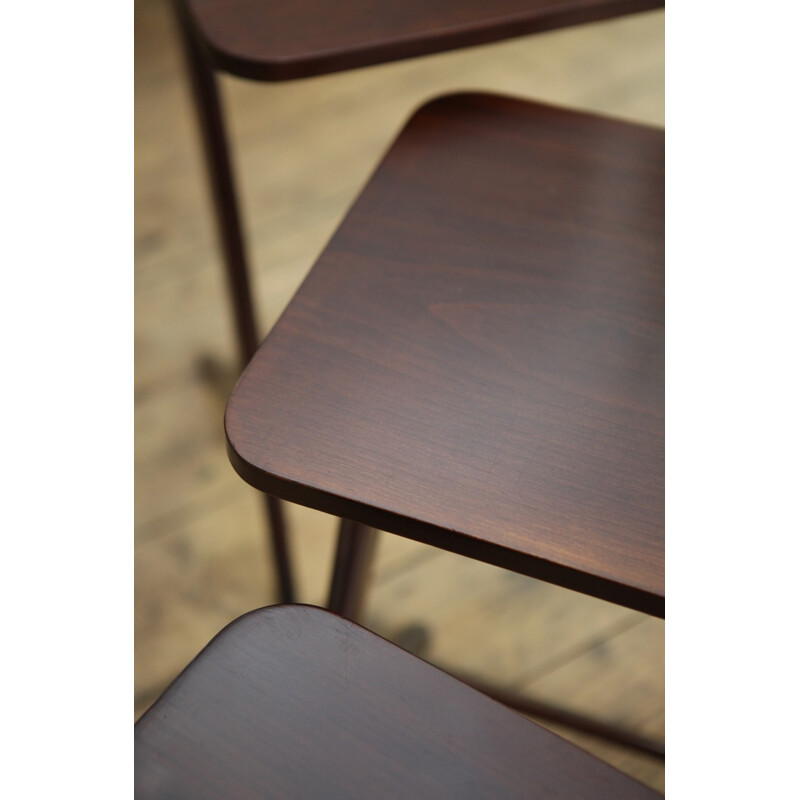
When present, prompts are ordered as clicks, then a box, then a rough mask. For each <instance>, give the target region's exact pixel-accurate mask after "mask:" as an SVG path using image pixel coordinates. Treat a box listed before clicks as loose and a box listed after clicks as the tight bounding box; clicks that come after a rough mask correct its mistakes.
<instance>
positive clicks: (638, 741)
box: [443, 667, 664, 760]
mask: <svg viewBox="0 0 800 800" xmlns="http://www.w3.org/2000/svg"><path fill="white" fill-rule="evenodd" d="M443 669H445V671H446V672H449V673H450V674H451V675H453V676H454V677H456V678H459V679H460V680H462V681H464V683H468V684H469V685H470V686H472V687H473V688H475V689H477V690H478V691H479V692H482V693H483V694H486V695H488V696H489V697H493V698H494V699H495V700H498V701H499V702H501V703H503V705H506V706H508V707H509V708H514V709H516V710H517V711H521V712H522V713H523V714H528V715H529V716H532V717H537V718H538V719H542V720H547V721H549V722H554V723H556V724H558V725H564V726H566V727H568V728H572V729H573V730H576V731H581V732H582V733H586V734H589V735H590V736H594V737H596V738H598V739H605V740H606V741H609V742H614V743H615V744H618V745H622V746H623V747H627V748H629V749H631V750H637V751H638V752H640V753H646V754H647V755H649V756H654V757H655V758H659V759H661V760H663V759H664V743H663V742H659V741H656V740H655V739H650V738H648V737H647V736H640V735H639V734H637V733H633V732H631V731H629V730H626V729H625V728H621V727H619V726H617V725H611V724H609V723H606V722H602V721H601V720H597V719H592V718H591V717H586V716H584V715H583V714H576V713H575V712H573V711H567V710H566V709H564V708H560V707H559V706H554V705H550V704H549V703H543V702H542V701H540V700H535V699H533V698H532V697H526V696H524V695H521V694H518V693H517V692H512V691H510V690H508V689H501V688H499V687H497V686H493V685H492V684H490V683H487V682H485V681H481V680H477V679H475V678H472V677H466V676H464V675H461V674H459V673H458V672H457V671H453V670H450V669H447V668H446V667H443Z"/></svg>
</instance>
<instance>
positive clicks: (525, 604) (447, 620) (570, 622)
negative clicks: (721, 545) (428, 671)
mask: <svg viewBox="0 0 800 800" xmlns="http://www.w3.org/2000/svg"><path fill="white" fill-rule="evenodd" d="M135 22H136V79H135V97H136V162H135V170H136V276H135V287H136V288H135V292H136V295H135V304H136V305H135V313H136V353H135V363H136V375H135V384H136V398H135V415H136V417H135V425H136V427H135V435H136V465H135V471H136V535H135V580H136V594H135V614H136V620H135V631H136V643H135V644H136V665H135V674H136V679H135V680H136V685H135V715H136V716H137V717H138V716H139V715H140V714H141V713H142V712H143V711H144V710H145V709H146V708H147V707H148V706H149V704H150V703H151V702H152V701H153V700H154V699H155V697H157V695H158V694H159V692H160V691H161V690H162V689H163V688H164V687H165V686H166V684H167V683H168V682H169V681H170V680H171V679H172V678H173V677H174V676H175V675H176V674H177V673H178V672H179V671H180V670H181V669H182V668H183V667H184V666H185V665H186V664H187V663H188V662H189V661H190V660H191V658H192V657H193V656H194V655H195V654H196V653H197V652H198V651H199V650H200V648H202V647H203V645H205V644H206V643H207V642H208V640H209V639H210V638H211V637H212V636H213V635H214V634H215V633H216V632H217V631H218V630H219V629H220V628H221V627H222V626H224V625H225V624H226V623H227V622H229V621H230V620H232V619H233V618H235V617H237V616H239V615H240V614H242V613H244V612H245V611H248V610H251V609H253V608H256V607H259V606H263V605H267V604H269V603H271V602H274V599H275V593H274V586H275V582H274V577H273V573H272V570H271V567H270V564H269V562H268V560H267V555H266V549H265V545H264V538H263V525H262V518H261V505H260V503H259V498H258V497H257V495H256V493H255V492H254V491H253V490H252V489H250V488H249V487H248V486H246V485H245V484H244V483H243V482H242V480H241V479H240V478H238V477H237V476H236V475H235V474H234V472H233V469H232V468H231V467H230V465H229V463H228V460H227V456H226V453H225V444H224V436H223V430H222V413H223V409H224V403H225V399H226V397H227V394H228V392H229V391H230V388H231V387H232V383H233V381H234V380H235V377H236V375H235V372H236V369H235V349H234V340H233V333H232V327H231V324H230V317H229V314H228V305H227V296H226V293H225V286H224V284H223V280H222V272H221V269H220V259H219V256H218V251H217V249H216V240H215V232H214V227H213V219H212V217H211V213H210V203H209V198H208V194H207V191H206V184H205V180H204V173H203V171H202V161H201V151H200V145H199V138H198V135H197V131H196V129H195V126H194V120H193V117H192V108H191V105H190V96H189V92H188V87H187V84H186V80H185V75H184V72H183V65H182V62H181V60H180V53H179V51H178V49H177V41H176V37H175V30H174V25H173V21H172V18H171V16H170V13H169V8H168V6H167V3H166V2H165V0H137V2H136V5H135ZM222 86H223V93H224V100H225V101H226V104H227V108H228V111H229V119H230V127H231V134H232V138H233V142H234V160H235V164H236V168H237V173H238V176H239V182H240V189H241V195H242V201H243V205H244V213H245V222H246V228H247V234H248V237H249V243H250V251H251V255H252V259H253V263H254V268H255V276H254V279H255V283H256V291H257V296H258V306H259V311H260V314H261V323H262V327H263V329H264V331H265V332H266V330H267V328H268V326H269V325H270V324H271V323H273V322H274V321H275V319H276V318H277V316H278V314H279V313H280V312H281V310H282V309H283V307H284V306H285V304H286V303H287V301H288V300H289V298H290V297H291V295H292V293H293V292H294V290H295V289H296V288H297V286H298V284H299V282H300V281H301V280H302V278H303V276H304V275H305V274H306V272H307V271H308V269H309V268H310V266H311V264H312V263H313V261H314V259H315V257H316V256H317V254H318V253H319V252H320V250H321V249H322V247H323V246H324V244H325V242H326V241H327V239H328V238H329V237H330V235H331V233H332V232H333V230H334V229H335V227H336V225H337V223H338V221H339V220H340V219H341V217H342V216H343V214H344V212H345V211H346V209H347V208H348V205H349V204H350V203H351V202H352V200H353V198H354V197H355V195H356V193H357V192H358V190H359V188H360V187H361V186H362V185H363V183H364V181H365V180H366V179H367V177H368V176H369V174H370V171H371V170H372V169H373V167H374V166H375V164H376V162H377V160H378V158H379V157H380V155H381V153H382V152H383V151H384V149H385V148H386V147H387V145H388V144H389V142H390V141H391V139H392V137H393V135H394V134H395V133H396V132H397V131H398V129H399V128H400V126H401V125H402V123H403V122H404V120H405V119H406V118H407V117H408V116H409V115H410V114H411V112H412V110H413V109H415V108H416V107H417V106H419V105H420V104H421V103H422V102H424V101H425V100H426V99H429V98H430V97H432V96H435V95H438V94H442V93H444V92H449V91H456V90H464V89H482V90H488V91H496V92H499V93H505V94H511V95H515V96H522V97H530V98H535V99H538V100H542V101H547V102H552V103H555V104H559V105H565V106H570V107H574V108H583V109H588V110H594V111H598V112H601V113H604V114H607V115H610V116H616V117H620V118H625V119H630V120H636V121H641V122H646V123H649V124H654V125H663V113H664V15H663V13H662V12H650V13H646V14H640V15H636V16H632V17H628V18H625V19H622V20H616V21H613V22H607V23H600V24H595V25H588V26H583V27H580V28H578V29H574V30H568V31H558V32H554V33H549V34H544V35H539V36H533V37H528V38H525V39H519V40H516V41H513V42H507V43H502V44H498V45H490V46H486V47H482V48H476V49H473V50H468V51H461V52H458V53H450V54H445V55H441V56H434V57H428V58H424V59H419V60H416V61H411V62H406V63H401V64H392V65H385V66H381V67H373V68H371V69H366V70H359V71H356V72H351V73H347V74H343V75H333V76H328V77H325V78H315V79H311V80H306V81H300V82H294V83H289V84H276V85H267V84H259V83H250V82H246V81H243V80H239V79H235V78H224V79H223V81H222ZM289 513H290V519H291V522H292V524H293V531H294V535H293V538H292V542H291V544H292V548H293V553H294V561H295V564H296V568H297V573H298V580H299V586H300V599H301V601H302V602H306V603H313V604H322V602H323V598H324V596H325V593H326V584H327V579H328V575H329V571H330V560H331V553H332V545H333V531H334V526H335V520H333V519H332V518H331V517H328V516H325V515H323V514H319V513H317V512H314V511H311V510H308V509H303V508H300V507H296V506H293V507H291V509H290V512H289ZM364 623H365V624H366V625H367V626H368V627H370V628H371V629H373V630H375V631H376V632H378V633H380V634H382V635H384V636H387V637H388V638H395V639H396V638H398V637H400V639H401V641H402V642H406V643H410V642H411V641H412V640H411V639H410V638H407V637H408V633H409V630H413V628H414V626H416V625H422V626H424V628H425V630H426V631H427V634H428V637H427V639H428V640H427V643H426V645H425V646H424V648H423V651H422V653H421V654H422V655H423V656H424V657H425V658H427V659H429V660H431V661H433V662H434V663H437V664H441V665H444V666H447V665H451V666H458V668H459V669H461V670H462V671H469V672H473V673H474V674H475V675H477V676H483V677H486V678H489V677H491V678H492V679H493V680H494V681H496V682H499V683H500V684H502V685H504V686H508V687H514V688H517V689H520V690H522V691H525V692H528V693H531V694H533V695H536V696H539V697H541V698H543V699H547V700H550V701H554V702H559V703H563V704H565V705H567V706H568V707H570V708H573V709H575V710H580V711H584V712H589V713H593V714H596V715H597V716H599V717H602V718H604V719H607V720H610V721H614V722H620V723H625V724H627V725H628V726H630V727H631V728H634V729H636V730H638V731H640V732H642V733H645V734H648V735H652V736H658V737H661V736H663V734H664V623H663V622H662V621H660V620H654V619H650V618H648V617H645V616H643V615H641V614H638V613H636V612H632V611H627V610H625V609H621V608H617V607H614V606H612V605H610V604H608V603H603V602H601V601H597V600H593V599H590V598H587V597H583V596H580V595H577V594H575V593H572V592H568V591H566V590H563V589H558V588H555V587H551V586H548V585H546V584H543V583H541V582H538V581H534V580H532V579H530V578H524V577H521V576H518V575H515V574H511V573H508V572H504V571H502V570H499V569H497V568H494V567H489V566H486V565H483V564H479V563H475V562H472V561H469V560H467V559H463V558H459V557H457V556H453V555H450V554H448V553H443V552H439V551H436V550H434V549H432V548H429V547H426V546H424V545H419V544H416V543H413V542H409V541H405V540H403V539H401V538H399V537H397V536H393V535H390V534H382V535H381V539H380V542H379V548H378V558H377V562H376V564H375V570H374V576H373V580H372V582H371V588H370V594H369V596H368V609H367V612H366V617H365V620H364ZM562 732H563V731H562ZM565 733H566V732H565ZM567 735H569V736H570V737H572V738H574V740H575V741H578V742H579V743H580V744H581V745H582V746H584V747H586V749H589V750H591V751H592V752H595V753H596V754H597V755H599V756H600V757H601V758H604V759H606V760H607V761H609V762H611V763H613V764H615V765H616V766H618V767H619V768H620V769H623V770H625V771H626V772H628V773H630V774H631V775H634V776H636V777H638V778H639V779H640V780H642V781H644V782H646V783H648V784H650V785H652V786H654V787H655V788H658V789H660V790H662V791H663V788H664V769H663V765H662V764H659V763H658V762H657V761H653V760H652V759H649V758H647V757H645V756H635V755H632V754H630V753H628V752H627V751H625V750H623V749H621V748H616V747H612V746H610V745H607V744H603V743H597V742H595V741H593V740H591V739H590V738H588V737H579V736H573V735H572V734H567Z"/></svg>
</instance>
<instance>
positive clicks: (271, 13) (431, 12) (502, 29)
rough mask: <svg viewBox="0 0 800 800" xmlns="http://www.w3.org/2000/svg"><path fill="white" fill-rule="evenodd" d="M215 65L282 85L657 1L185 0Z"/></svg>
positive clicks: (647, 6) (628, 10) (660, 0)
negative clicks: (333, 0) (290, 81)
mask: <svg viewBox="0 0 800 800" xmlns="http://www.w3.org/2000/svg"><path fill="white" fill-rule="evenodd" d="M181 2H185V4H186V6H187V7H188V10H189V11H190V13H191V15H192V18H193V19H194V21H195V23H196V26H197V29H198V31H199V32H200V34H201V36H202V38H203V40H204V42H205V43H206V46H207V47H208V50H209V52H210V55H211V56H212V58H213V59H214V62H215V64H216V65H217V66H218V67H219V68H221V69H225V70H226V71H228V72H231V73H233V74H235V75H241V76H243V77H249V78H257V79H260V80H268V81H281V80H288V79H293V78H302V77H307V76H311V75H323V74H326V73H329V72H338V71H341V70H345V69H353V68H356V67H365V66H369V65H371V64H378V63H382V62H387V61H396V60H399V59H403V58H410V57H413V56H421V55H426V54H429V53H437V52H441V51H444V50H452V49H455V48H458V47H467V46H472V45H478V44H484V43H487V42H494V41H499V40H501V39H507V38H511V37H514V36H522V35H525V34H530V33H536V32H539V31H545V30H551V29H554V28H561V27H564V26H568V25H579V24H583V23H587V22H594V21H597V20H602V19H608V18H611V17H616V16H620V15H622V14H630V13H632V12H636V11H644V10H648V9H652V8H660V7H662V6H663V5H664V3H663V0H402V1H401V2H400V1H398V0H378V2H376V0H336V2H330V0H291V1H289V0H181Z"/></svg>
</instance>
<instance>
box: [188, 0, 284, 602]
mask: <svg viewBox="0 0 800 800" xmlns="http://www.w3.org/2000/svg"><path fill="white" fill-rule="evenodd" d="M174 7H175V10H176V13H177V18H178V23H179V24H178V27H179V30H180V35H181V40H182V42H183V49H184V53H185V56H186V64H187V68H188V72H189V77H190V80H191V84H192V91H193V93H194V99H195V108H196V110H197V117H198V123H199V125H200V129H201V131H202V135H203V143H204V146H205V154H206V165H207V171H208V176H209V180H210V182H211V194H212V196H213V198H214V207H215V211H216V218H217V224H218V227H219V237H220V242H221V244H222V249H223V253H224V260H225V267H226V273H227V276H228V286H229V290H230V294H231V300H232V302H233V309H234V320H235V322H236V337H237V340H238V344H239V357H240V361H241V365H242V367H244V366H246V365H247V363H248V362H249V361H250V359H251V358H252V357H253V355H254V354H255V352H256V350H257V348H258V334H257V331H256V319H255V311H254V309H253V301H252V297H251V292H250V280H249V276H248V271H247V261H246V258H245V250H244V237H243V235H242V226H241V221H240V217H239V206H238V202H237V199H236V188H235V186H234V182H233V172H232V170H231V162H230V156H229V153H228V142H227V137H226V133H225V125H224V122H223V115H222V108H221V104H220V97H219V92H218V90H217V83H216V78H215V76H214V72H213V70H212V68H211V66H210V64H209V63H208V59H207V58H206V54H205V51H204V49H203V47H202V45H201V43H200V42H199V41H198V39H197V37H196V35H195V33H194V29H193V27H192V22H191V20H190V19H189V18H188V16H187V12H186V9H185V7H184V5H183V2H181V0H174ZM266 505H267V516H268V518H269V522H270V529H271V534H272V536H271V541H272V550H273V555H274V560H275V565H276V568H277V571H278V584H279V588H280V600H281V602H283V603H291V602H293V601H294V586H293V581H292V575H291V570H290V567H289V553H288V545H287V541H286V525H285V521H284V515H283V509H282V507H281V504H280V502H279V501H278V500H277V499H276V498H273V497H268V498H267V500H266Z"/></svg>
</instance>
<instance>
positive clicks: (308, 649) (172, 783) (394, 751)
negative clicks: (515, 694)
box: [135, 606, 660, 800]
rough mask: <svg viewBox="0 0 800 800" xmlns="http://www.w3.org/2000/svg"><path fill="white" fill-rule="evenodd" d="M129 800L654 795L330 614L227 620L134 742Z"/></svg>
mask: <svg viewBox="0 0 800 800" xmlns="http://www.w3.org/2000/svg"><path fill="white" fill-rule="evenodd" d="M135 782H136V791H135V794H136V797H137V798H139V800H162V799H163V800H167V799H168V800H182V799H183V798H186V800H204V799H205V798H214V800H218V799H219V798H236V800H247V799H248V798H259V800H261V799H262V798H265V797H270V798H409V797H413V798H421V799H422V798H426V799H427V798H446V799H447V800H451V798H456V797H457V798H481V800H484V799H485V798H490V797H491V798H523V797H524V798H531V797H541V798H547V800H556V798H564V799H565V800H580V798H586V799H587V800H588V799H589V798H591V799H592V800H603V799H604V798H609V800H611V799H612V798H613V800H623V799H624V798H656V797H659V796H660V795H658V794H657V793H655V792H653V791H652V790H650V789H648V788H646V787H644V786H643V785H641V784H639V783H637V782H636V781H634V780H632V779H631V778H628V777H627V776H625V775H623V774H622V773H621V772H618V771H617V770H615V769H613V768H612V767H610V766H608V765H606V764H604V763H602V762H601V761H599V760H597V759H596V758H594V757H593V756H590V755H589V754H587V753H585V752H584V751H582V750H580V749H578V748H577V747H575V746H574V745H572V744H570V743H568V742H566V741H564V740H563V739H561V738H560V737H558V736H556V735H555V734H553V733H550V732H549V731H547V730H545V729H544V728H542V727H540V726H539V725H537V724H536V723H534V722H530V721H529V720H527V719H525V718H524V717H522V716H520V715H519V714H517V713H516V712H514V711H510V710H509V709H507V708H506V707H504V706H502V705H500V704H499V703H497V702H495V701H494V700H490V699H489V698H488V697H485V696H484V695H482V694H480V693H479V692H477V691H476V690H474V689H472V688H470V687H468V686H466V685H465V684H463V683H461V682H460V681H458V680H456V679H455V678H452V677H451V676H449V675H447V674H446V673H444V672H442V671H440V670H438V669H437V668H435V667H432V666H431V665H430V664H426V663H425V662H424V661H421V660H420V659H418V658H416V657H414V656H412V655H410V654H409V653H406V652H405V651H403V650H401V649H400V648H398V647H396V646H395V645H393V644H391V643H390V642H387V641H386V640H384V639H381V638H380V637H378V636H376V635H375V634H373V633H370V632H369V631H366V630H365V629H363V628H361V627H359V626H358V625H356V624H354V623H352V622H350V621H348V620H345V619H342V618H340V617H337V616H335V615H333V614H331V613H330V612H327V611H323V610H321V609H318V608H313V607H310V606H273V607H272V608H265V609H261V610H259V611H254V612H251V613H250V614H247V615H245V616H244V617H240V618H239V619H238V620H236V621H235V622H233V623H231V625H229V626H228V627H227V628H225V630H223V631H222V633H220V634H219V635H218V636H217V637H216V638H215V639H214V640H213V641H212V642H211V643H210V644H209V645H208V646H207V647H206V648H205V649H204V650H203V651H202V652H201V653H200V655H199V656H197V658H195V659H194V661H193V662H192V663H191V664H190V665H189V666H188V667H187V668H186V669H185V670H184V671H183V673H182V674H181V675H180V676H179V677H178V678H177V679H176V680H175V681H174V682H173V684H172V685H171V686H170V687H169V688H168V689H167V690H166V692H165V693H164V694H163V695H162V696H161V698H160V699H159V700H157V701H156V703H155V704H154V705H153V706H152V708H150V710H149V711H148V712H147V713H146V714H145V715H144V716H143V717H142V719H141V720H140V721H139V722H138V724H137V725H136V727H135Z"/></svg>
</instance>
